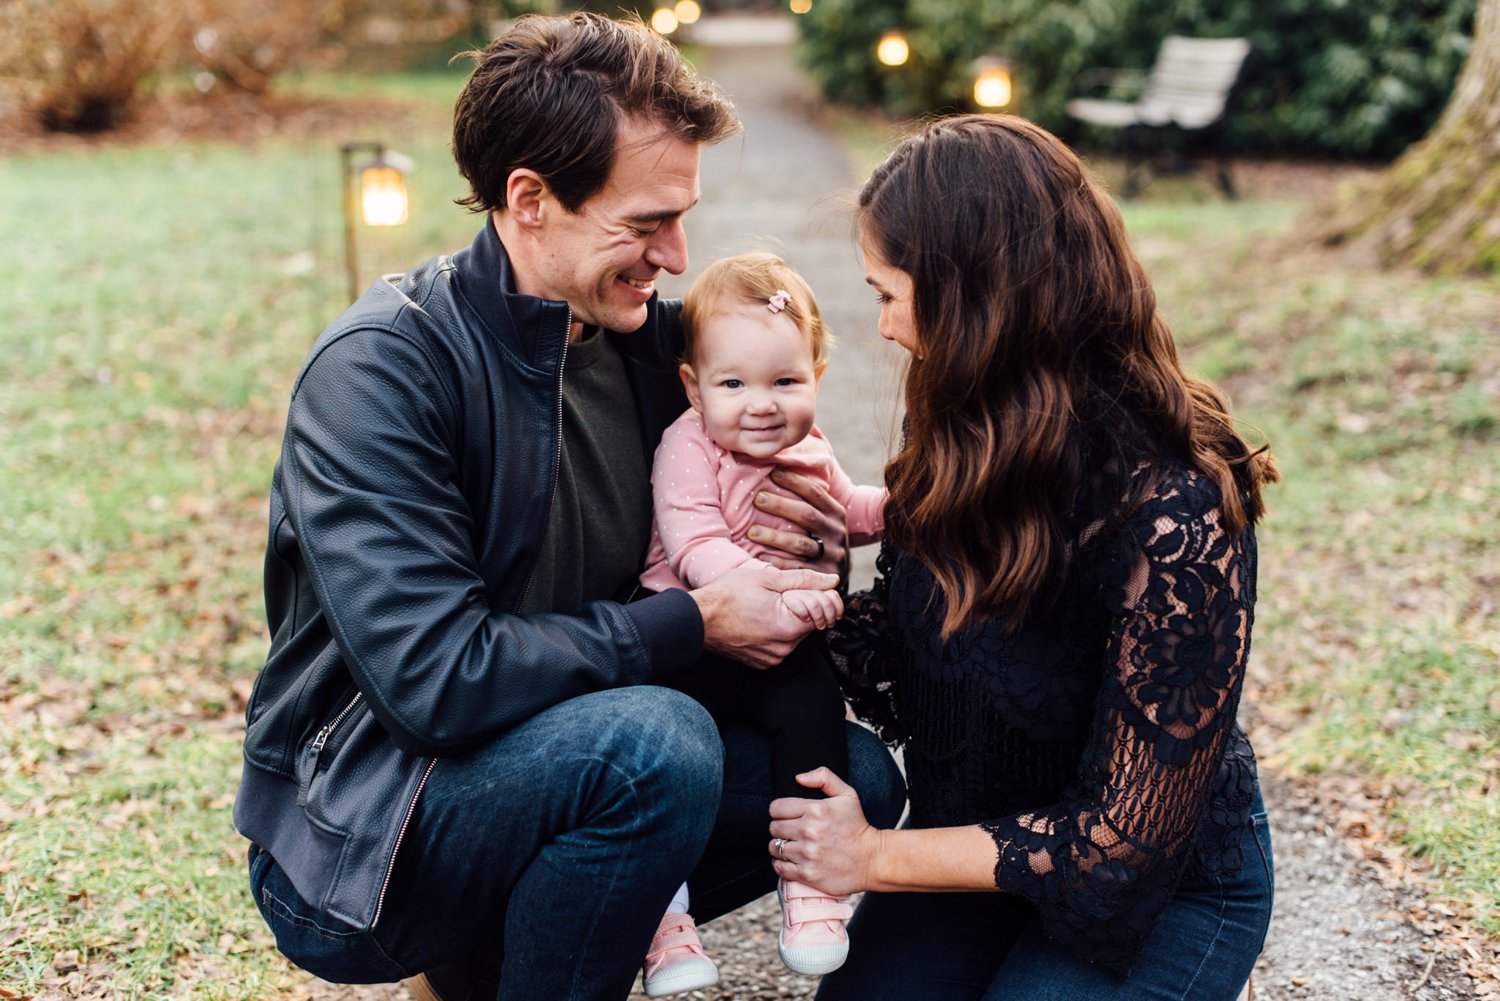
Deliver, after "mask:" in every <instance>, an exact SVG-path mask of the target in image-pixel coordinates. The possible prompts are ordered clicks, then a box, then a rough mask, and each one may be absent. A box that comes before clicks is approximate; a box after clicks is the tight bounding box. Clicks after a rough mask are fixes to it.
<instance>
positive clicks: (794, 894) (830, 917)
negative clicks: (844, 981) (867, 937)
mask: <svg viewBox="0 0 1500 1001" xmlns="http://www.w3.org/2000/svg"><path fill="white" fill-rule="evenodd" d="M776 899H777V900H779V901H781V936H780V937H779V938H778V939H777V949H776V951H777V952H778V953H780V954H781V961H782V962H783V963H785V964H786V968H787V969H789V970H791V971H792V972H793V973H803V974H808V975H816V974H821V973H832V972H833V971H834V970H837V969H838V968H839V967H840V966H843V965H844V960H845V959H846V958H847V957H848V955H849V934H848V933H847V932H846V931H844V922H845V921H848V920H849V918H850V916H851V915H852V914H853V913H854V909H853V908H852V907H850V906H849V903H848V901H849V898H848V897H830V896H828V894H826V893H824V892H823V891H821V890H815V889H813V888H812V887H810V886H808V885H807V884H806V883H794V882H792V881H790V880H785V879H783V880H780V881H779V882H777V884H776Z"/></svg>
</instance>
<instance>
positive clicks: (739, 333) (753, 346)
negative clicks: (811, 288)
mask: <svg viewBox="0 0 1500 1001" xmlns="http://www.w3.org/2000/svg"><path fill="white" fill-rule="evenodd" d="M695 354H696V356H697V364H696V365H683V366H682V381H683V384H684V385H685V386H686V387H687V394H688V400H689V401H690V402H691V403H692V404H693V409H694V410H696V411H698V413H700V414H702V415H703V426H704V427H705V428H706V429H707V431H708V435H709V437H710V438H712V439H713V440H714V441H715V442H716V443H717V444H718V445H719V446H720V447H721V448H727V449H729V450H730V451H731V452H739V453H742V454H744V455H749V456H753V457H754V458H757V459H768V458H770V457H771V456H773V455H775V454H776V453H777V452H779V451H781V450H782V449H783V448H786V447H787V446H789V445H795V444H796V443H797V442H799V441H801V440H802V439H803V438H806V437H807V433H808V432H809V431H811V430H812V426H813V417H814V413H815V410H816V407H817V397H818V377H819V376H820V375H822V373H821V372H819V371H817V370H816V369H814V367H813V357H812V345H811V344H810V343H808V340H807V338H806V337H805V336H804V335H803V333H802V331H800V330H798V329H797V324H796V323H794V322H793V321H792V319H791V318H790V317H789V316H787V315H786V314H785V313H773V312H771V311H770V310H769V309H767V308H766V307H765V306H764V305H761V304H752V303H737V304H734V305H732V306H726V307H725V308H724V309H722V310H720V311H718V312H716V313H714V314H712V315H711V316H709V317H707V318H706V319H705V320H704V322H703V323H702V325H701V328H700V329H699V331H698V338H697V343H696V351H695Z"/></svg>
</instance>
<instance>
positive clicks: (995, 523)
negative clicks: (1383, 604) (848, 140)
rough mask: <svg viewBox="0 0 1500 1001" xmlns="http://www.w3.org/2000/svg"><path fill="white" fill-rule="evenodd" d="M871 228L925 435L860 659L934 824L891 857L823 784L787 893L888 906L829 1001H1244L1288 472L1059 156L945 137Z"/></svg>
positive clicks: (893, 471)
mask: <svg viewBox="0 0 1500 1001" xmlns="http://www.w3.org/2000/svg"><path fill="white" fill-rule="evenodd" d="M859 222H860V232H861V244H862V249H863V252H864V257H865V269H866V275H867V281H868V282H869V283H870V284H871V285H872V286H873V287H874V288H875V290H876V292H877V294H878V296H879V299H880V302H881V313H880V333H881V335H882V336H883V337H885V338H887V339H889V340H893V341H895V342H896V343H898V344H900V345H901V346H902V347H904V348H905V349H906V350H907V351H909V352H910V354H911V359H910V367H909V370H908V374H907V377H906V406H907V432H906V439H905V442H904V443H903V446H902V448H901V450H900V452H899V454H898V455H896V457H895V458H894V459H893V460H892V461H891V463H890V464H889V466H887V468H886V482H887V485H888V487H889V488H890V500H889V502H888V506H887V510H886V545H885V548H884V550H883V552H882V555H881V560H880V564H879V566H880V570H881V577H880V579H879V580H878V581H877V584H876V587H875V589H874V590H873V591H871V592H867V593H865V594H863V595H859V596H856V599H855V600H854V601H853V602H851V610H850V614H849V615H848V616H846V618H845V620H844V622H843V623H841V625H840V627H839V629H838V636H837V637H836V643H835V645H836V647H837V648H839V649H840V650H841V657H840V659H841V661H842V662H843V665H844V668H845V673H846V675H847V678H846V681H847V688H848V694H849V696H850V699H851V701H852V702H853V704H854V706H855V709H856V711H857V712H858V713H859V714H860V715H861V716H863V717H864V718H866V719H868V720H870V721H871V722H873V723H874V724H876V726H877V727H878V728H879V729H880V730H881V732H882V734H883V735H884V736H886V737H887V738H888V739H891V740H893V741H899V742H901V743H903V744H904V747H905V760H906V766H907V773H908V782H909V785H910V796H911V816H910V819H909V820H908V822H907V824H906V826H905V827H903V828H901V829H899V830H895V831H877V830H875V829H874V828H872V827H870V826H869V825H868V824H867V823H866V822H865V819H864V817H863V815H862V813H861V811H860V808H859V801H858V798H857V797H855V796H854V795H853V793H852V792H851V791H850V790H849V788H848V787H847V786H846V785H845V784H844V783H842V782H840V781H838V780H837V779H836V778H835V777H833V776H832V774H831V773H828V772H827V771H826V770H824V769H819V770H818V771H816V772H813V773H809V774H808V775H807V776H804V777H802V778H801V779H800V781H803V783H804V784H805V785H808V786H811V787H815V788H821V789H822V790H823V791H824V792H825V793H827V794H829V795H830V797H831V798H829V799H826V800H809V799H782V800H777V801H776V802H775V803H774V804H773V807H772V817H773V822H772V824H771V836H772V838H773V839H774V840H773V841H772V843H771V852H772V854H773V856H775V857H776V860H775V862H774V865H775V868H776V870H777V873H778V875H779V876H781V877H782V878H785V879H794V880H800V881H802V882H804V883H811V884H813V885H815V886H817V887H819V888H820V889H822V890H824V891H827V892H829V893H833V894H839V895H842V894H847V893H854V892H858V891H863V890H874V891H879V892H877V893H873V894H870V895H869V896H867V897H866V898H865V899H864V901H863V902H862V904H861V906H860V908H859V911H858V913H857V914H856V916H855V918H854V920H853V922H852V924H851V925H850V928H849V939H850V943H851V951H850V956H849V960H848V962H847V964H846V965H845V967H844V968H843V969H842V970H840V971H838V972H837V973H834V974H832V975H830V976H829V977H827V978H826V979H825V981H824V982H823V984H822V988H821V989H820V991H819V993H818V997H819V999H820V1001H835V999H858V1001H875V999H881V998H893V999H895V998H900V999H929V998H933V999H937V998H941V999H948V998H953V999H958V998H965V999H972V998H984V999H999V998H1024V999H1026V1001H1042V999H1047V998H1070V999H1072V998H1089V999H1102V998H1127V997H1128V998H1137V997H1153V998H1155V997H1170V998H1195V999H1220V998H1222V999H1226V1001H1228V999H1233V998H1234V997H1235V996H1236V994H1237V993H1238V992H1239V990H1240V989H1241V987H1242V986H1243V985H1244V983H1245V981H1246V979H1247V977H1248V976H1249V973H1250V970H1251V967H1252V965H1253V964H1254V961H1255V958H1256V956H1257V954H1258V953H1259V951H1260V948H1261V945H1262V943H1263V941H1264V938H1265V932H1266V927H1267V924H1268V922H1269V919H1270V909H1271V892H1272V877H1271V853H1270V842H1269V838H1268V835H1267V830H1266V824H1265V815H1264V811H1263V809H1262V806H1261V802H1260V794H1259V789H1258V785H1257V781H1256V772H1255V758H1254V754H1253V753H1252V751H1251V749H1250V745H1249V743H1248V742H1247V741H1246V739H1245V735H1244V733H1243V732H1242V731H1241V730H1240V728H1239V726H1238V725H1237V724H1236V722H1235V710H1236V707H1237V705H1238V703H1239V696H1240V691H1241V685H1242V683H1243V680H1244V669H1245V660H1246V655H1247V654H1248V652H1249V646H1250V627H1251V620H1252V616H1253V609H1254V602H1255V553H1256V550H1255V533H1254V528H1253V525H1254V523H1255V521H1256V519H1257V518H1258V517H1259V516H1260V514H1261V511H1262V506H1261V488H1262V486H1263V485H1264V484H1266V483H1268V482H1272V481H1274V480H1275V479H1276V472H1275V467H1274V465H1273V463H1272V461H1271V458H1270V456H1269V455H1268V454H1267V452H1266V450H1265V449H1264V448H1262V449H1259V450H1257V449H1252V448H1251V447H1250V446H1248V445H1247V444H1246V443H1245V441H1244V440H1243V439H1242V438H1241V437H1240V436H1239V435H1238V434H1237V433H1236V431H1235V429H1234V427H1233V424H1232V422H1231V419H1230V418H1229V416H1228V415H1227V413H1226V412H1225V411H1226V404H1225V401H1224V399H1223V397H1222V396H1221V395H1220V394H1219V393H1218V392H1217V391H1216V390H1215V389H1214V388H1213V387H1211V386H1209V385H1207V384H1205V383H1203V382H1200V381H1198V380H1196V379H1193V378H1191V377H1189V376H1187V375H1185V374H1184V373H1183V371H1182V369H1181V368H1180V367H1179V365H1178V362H1177V355H1176V349H1175V347H1174V345H1173V342H1172V337H1171V333H1170V331H1169V330H1168V328H1167V325H1166V323H1165V321H1164V320H1163V319H1162V317H1161V316H1160V314H1158V313H1157V311H1156V305H1155V297H1154V295H1153V293H1152V291H1151V286H1150V284H1149V282H1148V281H1147V279H1146V276H1145V274H1144V272H1143V270H1142V268H1141V265H1140V263H1139V262H1138V261H1137V260H1136V258H1135V256H1134V254H1132V253H1131V251H1130V249H1129V246H1128V244H1127V241H1126V238H1125V231H1124V226H1123V224H1122V223H1121V220H1120V216H1119V213H1118V212H1117V211H1116V209H1115V207H1114V205H1113V203H1112V202H1111V200H1110V199H1109V197H1108V196H1107V195H1105V194H1104V193H1103V191H1102V190H1101V189H1100V188H1099V187H1098V186H1096V185H1095V184H1094V182H1093V181H1092V180H1091V179H1090V178H1089V176H1088V175H1087V173H1086V172H1085V169H1084V167H1083V165H1082V164H1081V163H1080V161H1079V160H1078V158H1077V157H1076V156H1075V155H1074V154H1073V153H1072V152H1071V151H1070V150H1068V149H1067V147H1065V146H1064V145H1063V144H1062V143H1060V142H1059V141H1058V140H1057V139H1056V138H1054V137H1053V136H1051V135H1050V134H1048V133H1047V132H1045V131H1043V130H1042V129H1040V128H1038V127H1036V126H1035V125H1032V124H1030V123H1028V122H1026V121H1023V120H1021V119H1017V118H1011V117H999V116H986V115H981V116H965V117H957V118H950V119H945V120H940V121H936V122H934V123H932V124H930V125H929V126H928V127H927V128H926V129H924V130H923V131H922V132H921V133H920V134H918V135H916V136H913V137H912V138H910V139H908V140H907V141H906V142H904V143H903V144H902V145H901V146H900V147H899V148H898V149H897V150H896V151H895V152H894V153H893V154H892V155H891V156H890V158H889V159H888V160H886V162H885V163H884V164H883V165H881V166H880V167H879V168H877V169H876V171H875V172H874V174H873V175H872V176H871V177H870V179H869V181H868V182H867V183H866V185H865V187H864V189H863V191H862V192H861V194H860V198H859ZM981 890H988V891H997V890H998V891H999V892H998V893H996V892H991V893H988V894H981V893H975V892H970V893H953V892H943V891H981ZM897 891H908V892H897ZM910 891H915V892H910Z"/></svg>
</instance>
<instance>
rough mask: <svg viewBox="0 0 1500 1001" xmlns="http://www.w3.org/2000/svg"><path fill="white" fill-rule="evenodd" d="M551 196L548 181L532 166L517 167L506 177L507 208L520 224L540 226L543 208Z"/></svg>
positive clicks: (532, 227) (528, 226) (530, 227)
mask: <svg viewBox="0 0 1500 1001" xmlns="http://www.w3.org/2000/svg"><path fill="white" fill-rule="evenodd" d="M551 197H552V191H551V189H550V188H548V187H547V182H546V181H544V180H543V179H542V175H541V174H538V173H537V172H536V171H534V170H532V169H531V168H530V167H517V168H516V169H515V170H513V171H511V172H510V176H509V177H507V178H506V179H505V210H506V211H507V212H508V213H509V214H510V217H511V218H512V219H514V220H515V222H516V224H517V225H519V226H524V227H525V228H527V229H534V228H535V227H537V226H540V225H541V223H542V211H543V208H544V207H545V205H546V203H547V202H548V200H549V199H550V198H551Z"/></svg>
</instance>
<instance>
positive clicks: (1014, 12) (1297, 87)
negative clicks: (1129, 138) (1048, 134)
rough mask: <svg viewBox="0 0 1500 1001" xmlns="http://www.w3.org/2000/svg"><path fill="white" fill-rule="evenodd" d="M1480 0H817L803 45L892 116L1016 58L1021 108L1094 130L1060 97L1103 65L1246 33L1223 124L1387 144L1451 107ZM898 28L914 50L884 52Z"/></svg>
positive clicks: (951, 96) (1292, 148) (1337, 145)
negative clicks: (1165, 43)
mask: <svg viewBox="0 0 1500 1001" xmlns="http://www.w3.org/2000/svg"><path fill="white" fill-rule="evenodd" d="M1474 10H1475V0H814V2H813V4H812V8H811V10H810V11H809V12H808V13H807V14H806V15H805V16H804V17H803V18H801V24H802V59H803V64H804V65H805V66H806V67H807V69H808V71H809V72H810V73H811V74H812V76H813V77H814V78H815V79H816V80H817V81H818V84H819V85H820V87H821V88H822V89H823V92H824V94H825V96H827V97H828V98H830V99H832V100H835V101H839V102H843V103H851V104H858V105H868V106H873V107H879V108H883V109H885V110H886V111H888V112H890V113H892V114H896V115H916V114H925V113H929V112H932V111H938V110H953V109H962V108H964V107H965V104H966V101H967V96H966V94H967V90H968V86H969V83H970V80H971V70H970V67H971V66H972V64H973V62H974V60H975V59H976V58H978V57H980V56H983V55H985V54H988V53H996V54H1000V55H1003V56H1004V57H1006V58H1008V59H1009V60H1011V61H1012V63H1013V64H1014V73H1015V78H1016V87H1017V101H1016V104H1015V106H1014V107H1013V110H1016V111H1018V112H1019V113H1021V114H1024V115H1025V116H1026V117H1028V118H1031V119H1033V120H1035V121H1037V122H1038V123H1040V124H1041V125H1043V126H1045V127H1046V128H1048V129H1051V130H1052V131H1054V132H1057V133H1058V134H1060V135H1062V136H1063V137H1064V138H1067V139H1071V140H1075V141H1076V140H1079V139H1081V138H1086V139H1087V140H1088V141H1089V145H1091V146H1094V147H1096V148H1097V147H1106V146H1107V145H1108V144H1109V142H1110V141H1111V138H1112V137H1110V136H1108V135H1106V134H1104V133H1099V134H1090V135H1087V136H1084V135H1083V134H1082V129H1081V126H1080V125H1079V123H1077V122H1075V121H1073V120H1072V119H1070V118H1068V117H1067V115H1065V114H1064V112H1063V105H1064V104H1065V103H1066V101H1067V100H1068V99H1069V98H1070V97H1075V96H1079V92H1078V89H1077V81H1078V80H1079V77H1080V74H1082V73H1084V72H1085V71H1087V70H1090V69H1095V68H1104V67H1111V68H1124V69H1138V70H1145V69H1148V68H1149V67H1150V65H1151V63H1152V61H1153V59H1154V58H1155V56H1156V50H1157V48H1158V46H1159V45H1160V44H1161V40H1162V39H1163V38H1164V37H1165V36H1167V35H1169V34H1183V35H1195V36H1202V37H1237V36H1243V37H1246V38H1249V39H1250V40H1251V41H1252V42H1253V43H1254V45H1255V50H1256V54H1255V57H1254V59H1253V61H1252V62H1251V64H1250V66H1249V68H1248V70H1247V76H1246V80H1245V86H1244V90H1243V91H1242V93H1241V96H1240V98H1239V105H1238V106H1239V112H1238V113H1237V114H1235V115H1234V116H1232V117H1231V120H1230V123H1229V129H1228V142H1229V144H1230V148H1231V149H1233V150H1234V151H1236V152H1239V153H1250V154H1266V155H1270V154H1277V155H1287V154H1291V155H1300V156H1321V157H1336V158H1389V157H1392V156H1394V155H1396V154H1397V153H1399V152H1400V151H1401V150H1402V149H1404V148H1405V147H1406V146H1407V145H1409V144H1410V143H1412V142H1415V141H1416V140H1417V139H1420V138H1421V137H1422V136H1423V135H1424V134H1425V133H1426V132H1427V130H1428V128H1430V127H1431V125H1432V123H1433V122H1434V121H1436V119H1437V117H1438V115H1439V113H1441V111H1442V109H1443V106H1444V104H1445V102H1446V101H1447V99H1448V96H1449V94H1450V93H1451V91H1452V88H1453V83H1454V80H1455V79H1456V78H1457V76H1458V72H1459V70H1460V68H1461V67H1462V66H1463V62H1464V59H1465V57H1466V56H1467V54H1468V51H1469V45H1470V42H1471V35H1472V31H1473V21H1474ZM887 30H899V31H901V32H903V33H904V34H905V36H906V39H907V43H908V45H909V47H910V53H911V55H910V58H909V59H908V61H907V63H906V64H905V65H902V66H897V67H886V66H882V65H881V64H880V63H879V62H878V61H877V60H876V58H875V45H876V40H877V39H878V38H879V37H880V35H881V34H882V33H883V32H885V31H887Z"/></svg>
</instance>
